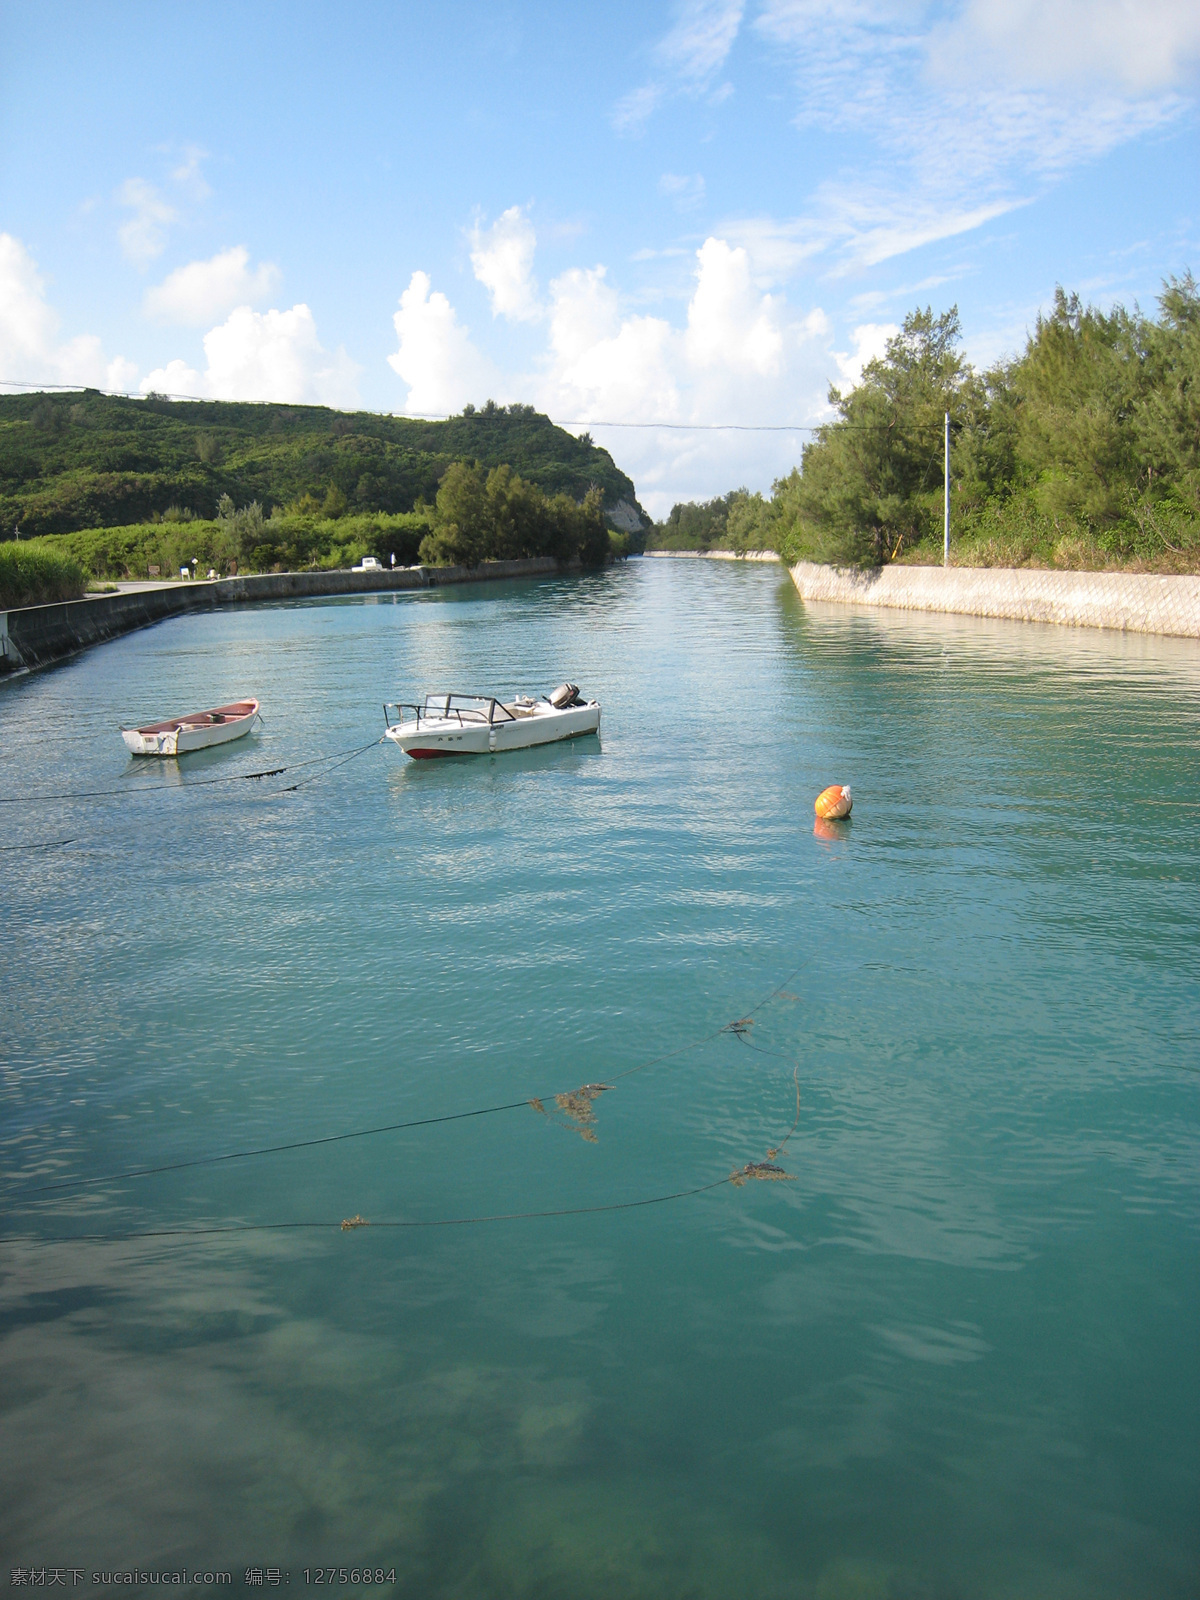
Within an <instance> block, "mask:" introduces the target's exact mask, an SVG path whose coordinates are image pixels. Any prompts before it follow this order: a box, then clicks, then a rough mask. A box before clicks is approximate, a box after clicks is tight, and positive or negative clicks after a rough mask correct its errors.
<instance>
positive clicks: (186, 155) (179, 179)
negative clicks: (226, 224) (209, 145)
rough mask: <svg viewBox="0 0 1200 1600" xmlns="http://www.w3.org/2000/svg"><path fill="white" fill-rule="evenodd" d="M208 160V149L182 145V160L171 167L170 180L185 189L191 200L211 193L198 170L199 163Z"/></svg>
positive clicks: (202, 197)
mask: <svg viewBox="0 0 1200 1600" xmlns="http://www.w3.org/2000/svg"><path fill="white" fill-rule="evenodd" d="M207 160H208V151H207V150H201V148H200V146H199V145H195V144H189V145H185V146H184V151H183V160H182V161H181V162H180V164H179V165H178V166H177V167H173V168H172V169H171V178H172V181H173V182H175V183H177V184H178V185H179V186H180V188H181V189H184V190H186V191H187V193H188V194H190V195H191V197H192V199H193V200H205V199H207V198H208V196H209V195H210V194H211V193H212V190H211V189H210V188H209V186H208V184H207V183H206V181H205V178H204V174H203V173H202V172H201V170H200V163H201V162H202V161H207Z"/></svg>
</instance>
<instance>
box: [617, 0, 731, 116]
mask: <svg viewBox="0 0 1200 1600" xmlns="http://www.w3.org/2000/svg"><path fill="white" fill-rule="evenodd" d="M744 11H745V6H744V4H743V3H742V0H683V3H682V4H681V5H679V6H678V7H677V9H676V20H675V25H674V27H672V28H671V30H670V31H669V32H668V33H667V34H666V35H665V36H664V37H663V38H662V39H660V40H659V42H658V44H657V45H656V46H655V50H654V55H655V57H656V59H657V61H658V63H659V64H660V66H661V68H662V69H663V72H662V75H661V76H659V77H656V78H654V79H652V80H651V81H650V82H649V83H645V84H643V85H642V86H641V87H640V88H638V89H634V90H632V91H631V93H629V94H627V95H625V96H624V97H623V98H622V99H621V100H620V101H618V103H617V105H616V107H615V108H614V111H613V119H612V120H613V126H614V127H615V128H616V130H617V132H618V133H626V134H636V133H640V132H641V131H642V130H643V128H644V127H645V125H646V123H647V122H648V121H649V119H650V118H651V117H652V116H653V114H654V112H655V111H656V110H657V109H658V107H659V106H660V105H661V104H662V103H663V101H664V100H666V99H668V98H669V97H670V96H671V95H672V94H680V93H684V94H692V95H697V94H704V93H705V92H706V91H709V90H711V89H712V86H713V82H714V80H715V78H716V76H717V74H718V73H719V72H720V70H721V68H722V67H723V66H724V65H725V61H726V58H727V57H728V55H729V52H730V50H731V49H732V48H733V42H734V40H735V39H736V38H737V35H738V29H739V28H740V27H741V25H742V14H743V12H744ZM731 92H732V88H731V85H729V84H722V85H721V86H720V88H719V89H718V90H717V91H716V96H715V98H716V99H717V100H718V101H720V100H724V99H727V98H728V96H729V94H730V93H731Z"/></svg>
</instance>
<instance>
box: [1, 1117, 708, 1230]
mask: <svg viewBox="0 0 1200 1600" xmlns="http://www.w3.org/2000/svg"><path fill="white" fill-rule="evenodd" d="M522 1104H524V1102H523V1101H522ZM733 1182H734V1175H731V1176H729V1177H726V1178H714V1179H713V1181H712V1182H711V1183H701V1184H697V1185H696V1187H695V1188H692V1189H677V1190H675V1191H674V1192H673V1193H672V1194H655V1195H651V1196H650V1197H649V1198H648V1199H645V1200H614V1201H610V1202H608V1203H607V1204H605V1205H600V1206H562V1207H559V1208H558V1209H556V1210H553V1211H497V1212H490V1213H487V1214H483V1215H480V1216H475V1217H428V1218H414V1219H412V1220H410V1221H395V1220H384V1221H380V1222H373V1221H371V1220H369V1219H368V1218H366V1217H343V1218H341V1219H340V1220H339V1221H336V1222H229V1223H220V1224H218V1225H216V1226H214V1227H211V1228H144V1229H134V1230H131V1231H130V1232H128V1233H65V1234H50V1235H46V1234H36V1233H15V1234H6V1235H4V1236H3V1238H2V1239H0V1243H4V1244H75V1243H77V1242H79V1243H83V1242H87V1243H90V1244H120V1243H124V1242H125V1241H127V1240H137V1239H188V1238H196V1239H205V1238H210V1237H212V1236H213V1235H214V1234H226V1233H288V1232H294V1233H299V1232H306V1231H318V1230H319V1231H321V1232H326V1233H327V1232H331V1231H332V1230H334V1229H336V1230H337V1231H338V1232H340V1233H351V1232H355V1231H356V1230H357V1229H359V1228H389V1229H396V1228H467V1227H471V1226H473V1225H476V1224H480V1223H485V1222H531V1221H534V1220H537V1219H541V1218H547V1217H587V1216H595V1215H596V1214H597V1213H599V1212H602V1211H636V1210H638V1209H639V1208H640V1207H643V1206H662V1205H666V1204H667V1203H668V1202H669V1201H672V1200H687V1199H689V1198H690V1197H691V1196H692V1195H697V1194H706V1193H707V1192H708V1191H709V1190H710V1189H720V1188H721V1187H722V1186H723V1185H724V1184H727V1183H733Z"/></svg>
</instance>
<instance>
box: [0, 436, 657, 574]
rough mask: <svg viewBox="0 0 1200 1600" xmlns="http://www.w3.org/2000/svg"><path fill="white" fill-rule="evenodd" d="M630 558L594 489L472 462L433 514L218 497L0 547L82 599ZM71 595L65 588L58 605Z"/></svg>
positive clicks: (453, 476)
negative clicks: (135, 589)
mask: <svg viewBox="0 0 1200 1600" xmlns="http://www.w3.org/2000/svg"><path fill="white" fill-rule="evenodd" d="M628 550H629V536H628V535H627V534H622V533H613V532H610V530H609V528H608V527H607V525H606V523H605V521H604V511H603V506H602V502H601V491H600V489H599V488H595V487H594V488H592V489H589V490H588V492H587V493H586V494H585V495H584V497H583V501H582V503H581V504H576V502H575V501H574V500H573V499H572V498H571V496H570V495H569V494H556V495H546V494H543V493H542V491H541V490H540V489H538V488H536V487H535V486H534V485H533V484H531V483H529V482H527V481H526V480H525V479H524V478H522V477H520V476H519V475H518V474H517V473H515V472H513V470H512V468H511V467H509V466H507V465H505V466H500V467H493V468H492V469H491V470H490V471H489V470H488V469H487V468H486V467H484V466H482V465H481V464H480V463H479V462H475V461H456V462H452V463H451V465H450V466H449V468H448V469H447V470H446V473H445V475H444V476H443V478H442V481H441V484H440V486H439V488H438V491H437V498H436V501H435V503H434V504H433V505H432V506H430V505H426V504H425V503H424V502H423V501H420V502H418V505H417V509H416V510H415V511H407V512H401V513H398V514H396V515H391V516H389V515H387V514H386V513H383V512H380V513H376V514H373V515H368V516H363V515H359V516H355V515H351V514H350V513H349V512H343V513H342V514H341V515H340V516H336V517H330V516H325V515H323V508H320V507H317V508H314V507H313V506H312V505H311V504H310V505H305V503H304V501H303V500H302V501H300V502H298V503H297V504H295V505H293V507H292V508H291V509H290V510H287V511H283V510H281V509H280V508H278V507H277V508H276V510H275V511H274V512H273V513H272V515H271V516H269V517H266V516H264V515H263V510H262V507H261V506H260V505H259V504H258V502H257V501H252V502H251V503H250V504H249V505H248V506H243V507H241V508H240V509H239V508H237V507H235V506H234V503H233V501H232V499H231V498H230V497H229V496H228V495H223V496H222V497H221V499H220V501H219V502H218V506H217V516H216V517H214V518H208V519H203V520H202V519H200V518H197V517H194V516H193V515H192V513H191V512H190V511H183V510H180V509H179V508H178V507H174V506H173V507H168V509H167V511H166V513H165V514H164V515H163V516H162V517H160V518H158V519H157V520H155V521H154V522H142V523H135V524H132V525H127V526H125V527H120V528H82V529H79V530H78V531H76V532H73V533H58V534H46V535H44V536H43V537H41V538H40V539H33V540H24V539H22V540H20V541H19V542H18V541H16V540H11V539H10V540H9V541H8V542H7V543H5V544H0V553H5V552H7V553H8V554H9V565H10V566H12V567H13V569H14V570H15V565H14V564H15V563H16V561H17V559H18V556H19V558H20V560H21V561H23V562H24V564H25V568H24V570H28V571H30V572H32V571H34V570H35V569H36V570H41V569H38V568H37V563H38V562H41V563H42V564H43V566H44V569H45V570H46V571H47V572H49V571H50V570H51V569H52V568H54V567H55V564H56V563H57V564H58V565H59V566H62V568H63V570H64V571H66V570H67V569H68V567H69V569H70V571H71V572H73V573H77V574H78V583H77V587H76V591H75V592H77V593H78V592H82V585H83V582H84V581H85V577H87V576H90V577H92V578H159V577H161V578H172V577H174V576H176V574H178V573H180V572H181V571H183V570H186V571H187V573H188V574H189V575H191V576H199V577H206V576H207V575H208V573H209V572H213V573H215V574H216V575H217V576H218V577H226V576H228V575H230V574H231V573H248V572H271V571H290V572H295V571H304V570H310V571H311V570H322V569H329V568H334V567H348V566H352V565H353V564H354V563H356V562H358V561H361V560H362V558H363V557H364V556H367V555H372V556H375V557H376V558H377V559H378V560H379V561H381V562H382V563H383V565H384V566H385V567H390V566H393V565H394V566H397V567H407V566H412V565H414V564H415V563H416V562H417V561H423V562H427V563H429V564H430V565H433V566H446V565H451V564H461V565H463V566H471V567H473V566H476V565H478V564H479V562H481V561H512V560H520V559H522V558H524V557H528V556H551V557H553V558H554V559H555V560H556V561H560V562H563V563H564V564H566V563H570V562H574V561H579V562H582V564H583V565H585V566H599V565H602V564H603V563H604V562H605V561H607V560H609V559H610V558H611V557H613V556H619V555H625V554H628ZM13 592H14V593H16V592H18V591H16V590H15V589H14V591H13ZM67 597H68V596H67V595H66V593H65V591H64V593H63V594H62V595H58V594H55V595H54V596H53V598H56V599H57V598H67ZM36 603H37V601H36V600H26V601H18V600H12V601H11V602H10V604H12V605H18V604H36Z"/></svg>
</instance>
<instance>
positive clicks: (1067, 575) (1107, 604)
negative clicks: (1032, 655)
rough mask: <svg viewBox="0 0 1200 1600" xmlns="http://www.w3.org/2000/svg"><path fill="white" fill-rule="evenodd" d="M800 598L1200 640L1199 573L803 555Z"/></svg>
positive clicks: (796, 570)
mask: <svg viewBox="0 0 1200 1600" xmlns="http://www.w3.org/2000/svg"><path fill="white" fill-rule="evenodd" d="M791 574H792V582H793V583H794V584H795V585H796V588H797V590H798V591H799V592H800V594H801V596H802V597H803V598H804V599H805V600H831V601H834V602H836V603H838V604H840V605H856V606H891V607H894V608H896V609H898V610H902V611H951V612H957V613H959V614H960V615H964V616H970V617H1008V618H1011V619H1013V620H1014V621H1018V622H1056V623H1060V624H1064V625H1065V626H1068V627H1075V628H1118V629H1120V630H1122V631H1123V632H1127V633H1165V634H1174V635H1176V636H1178V637H1183V638H1188V639H1200V578H1194V577H1170V576H1165V575H1163V576H1160V575H1158V574H1156V573H1145V572H1049V571H1044V570H1042V569H1040V568H1036V567H905V566H892V567H881V568H879V569H877V570H873V571H866V572H862V571H858V570H855V569H852V568H843V567H822V566H817V565H816V564H815V563H812V562H808V561H801V562H799V563H797V565H796V566H794V567H792V569H791Z"/></svg>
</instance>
